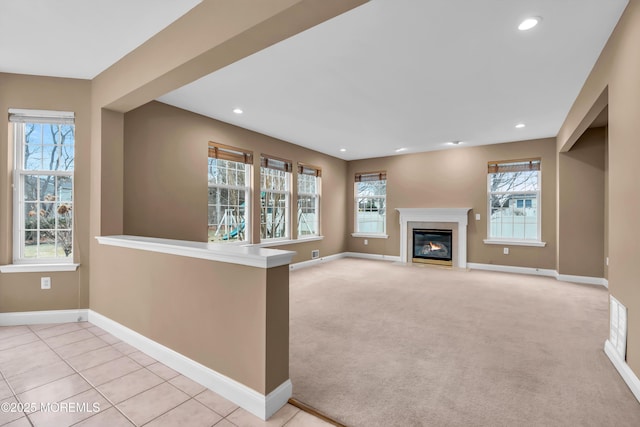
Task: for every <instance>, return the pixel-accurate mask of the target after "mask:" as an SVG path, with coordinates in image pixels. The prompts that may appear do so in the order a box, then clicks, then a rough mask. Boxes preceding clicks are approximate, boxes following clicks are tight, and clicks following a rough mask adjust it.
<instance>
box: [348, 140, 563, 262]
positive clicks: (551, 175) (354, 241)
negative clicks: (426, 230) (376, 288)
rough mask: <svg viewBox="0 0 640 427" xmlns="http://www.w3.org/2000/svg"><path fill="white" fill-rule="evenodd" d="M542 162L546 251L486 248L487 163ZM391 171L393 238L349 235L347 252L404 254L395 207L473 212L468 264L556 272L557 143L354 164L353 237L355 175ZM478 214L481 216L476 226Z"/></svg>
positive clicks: (458, 150) (351, 182) (350, 173)
mask: <svg viewBox="0 0 640 427" xmlns="http://www.w3.org/2000/svg"><path fill="white" fill-rule="evenodd" d="M531 157H541V158H542V203H541V205H542V240H543V241H545V242H546V243H547V246H546V247H544V248H537V247H523V246H511V247H510V248H509V249H510V253H509V255H504V254H503V247H504V246H503V245H499V246H498V245H486V244H484V242H483V239H486V238H487V221H486V220H487V162H489V161H496V160H515V159H524V158H531ZM377 170H386V171H387V234H388V235H389V238H388V239H371V238H368V239H367V240H368V241H369V244H368V245H367V246H365V245H364V240H365V239H364V238H356V237H351V236H348V238H347V239H348V245H347V249H348V250H349V251H354V252H366V253H373V254H383V255H395V256H398V255H399V254H400V236H399V233H400V225H399V214H398V212H397V211H396V210H395V209H396V208H463V207H470V208H472V211H471V212H470V213H469V227H468V243H467V251H468V253H467V260H468V262H473V263H482V264H498V265H509V266H518V267H533V268H545V269H547V268H548V269H555V247H556V223H555V212H556V188H555V185H556V154H555V140H553V139H551V138H549V139H541V140H533V141H523V142H513V143H506V144H496V145H488V146H482V147H456V148H454V149H449V150H442V151H433V152H428V153H419V154H407V155H403V156H393V157H382V158H376V159H368V160H358V161H353V162H349V169H348V179H349V184H348V187H349V188H348V196H347V197H348V218H349V232H350V233H351V232H353V215H354V202H353V201H352V200H353V188H354V187H353V185H354V178H353V177H354V174H355V173H356V172H367V171H377ZM475 214H480V216H481V219H480V221H476V219H475Z"/></svg>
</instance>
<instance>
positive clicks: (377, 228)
mask: <svg viewBox="0 0 640 427" xmlns="http://www.w3.org/2000/svg"><path fill="white" fill-rule="evenodd" d="M354 193H355V209H354V210H355V213H356V218H355V232H356V233H367V234H385V233H386V227H387V225H386V224H387V220H386V218H387V173H386V172H365V173H356V175H355V191H354Z"/></svg>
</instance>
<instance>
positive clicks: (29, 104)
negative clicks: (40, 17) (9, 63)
mask: <svg viewBox="0 0 640 427" xmlns="http://www.w3.org/2000/svg"><path fill="white" fill-rule="evenodd" d="M90 88H91V82H89V81H87V80H74V79H57V78H51V77H37V76H24V75H17V74H4V73H0V112H2V114H4V117H5V120H3V121H2V126H0V264H2V265H4V264H11V263H12V262H13V246H12V245H13V240H12V235H13V193H12V191H11V184H12V182H13V140H12V139H10V138H9V123H8V121H7V120H6V117H7V112H8V109H9V108H26V109H40V110H58V111H73V112H74V113H75V114H76V145H75V158H76V170H75V182H74V186H75V188H74V221H75V230H76V232H75V236H74V257H75V262H78V263H80V264H81V265H80V268H79V269H78V271H76V272H69V273H38V274H35V273H28V274H24V273H0V312H12V311H32V310H33V311H35V310H58V309H74V308H87V307H88V304H89V246H90V242H89V240H90V236H89V176H90V172H89V170H90V168H89V158H90V146H91V145H90V117H89V101H90ZM42 276H48V277H51V279H52V286H51V289H50V290H41V289H40V277H42Z"/></svg>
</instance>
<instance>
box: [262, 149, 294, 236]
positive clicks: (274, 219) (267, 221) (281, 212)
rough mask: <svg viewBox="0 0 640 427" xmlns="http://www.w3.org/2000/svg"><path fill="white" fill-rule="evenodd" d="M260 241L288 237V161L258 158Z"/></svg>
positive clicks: (289, 187) (289, 192) (289, 198)
mask: <svg viewBox="0 0 640 427" xmlns="http://www.w3.org/2000/svg"><path fill="white" fill-rule="evenodd" d="M260 165H261V166H260V203H261V207H260V240H263V241H264V240H270V239H287V238H289V236H290V226H289V224H290V220H289V218H290V217H291V208H290V200H291V168H292V163H291V162H290V161H289V160H283V159H279V158H276V157H267V156H265V155H262V157H261V158H260Z"/></svg>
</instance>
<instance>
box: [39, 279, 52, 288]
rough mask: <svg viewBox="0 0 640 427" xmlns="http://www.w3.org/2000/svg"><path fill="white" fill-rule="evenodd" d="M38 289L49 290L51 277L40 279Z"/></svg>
mask: <svg viewBox="0 0 640 427" xmlns="http://www.w3.org/2000/svg"><path fill="white" fill-rule="evenodd" d="M40 289H51V277H41V278H40Z"/></svg>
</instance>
